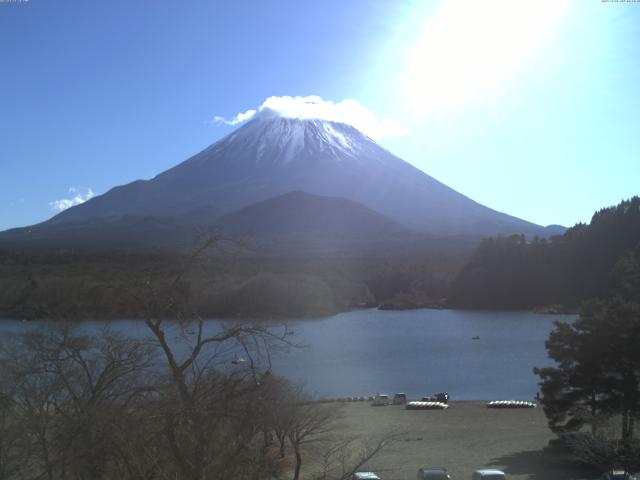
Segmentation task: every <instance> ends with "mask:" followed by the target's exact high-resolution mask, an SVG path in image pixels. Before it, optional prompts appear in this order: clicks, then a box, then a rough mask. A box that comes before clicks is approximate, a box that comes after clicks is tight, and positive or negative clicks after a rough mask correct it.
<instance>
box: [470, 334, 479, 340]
mask: <svg viewBox="0 0 640 480" xmlns="http://www.w3.org/2000/svg"><path fill="white" fill-rule="evenodd" d="M471 340H480V335H475V336H473V337H471Z"/></svg>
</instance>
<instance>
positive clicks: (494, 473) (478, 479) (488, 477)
mask: <svg viewBox="0 0 640 480" xmlns="http://www.w3.org/2000/svg"><path fill="white" fill-rule="evenodd" d="M471 478H472V479H473V480H506V478H507V477H506V476H505V474H504V472H503V471H502V470H495V469H493V468H483V469H481V470H476V471H475V472H473V477H471Z"/></svg>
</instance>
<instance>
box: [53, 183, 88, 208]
mask: <svg viewBox="0 0 640 480" xmlns="http://www.w3.org/2000/svg"><path fill="white" fill-rule="evenodd" d="M69 193H70V194H71V195H72V196H71V197H70V198H62V199H60V200H54V201H53V202H49V206H50V207H51V208H52V209H53V210H55V211H57V212H62V211H63V210H66V209H67V208H71V207H75V206H76V205H80V204H81V203H84V202H86V201H87V200H89V199H91V198H93V197H95V196H96V194H95V193H94V192H93V190H91V189H90V188H88V189H87V191H86V192H85V193H84V194H83V193H82V192H81V191H80V189H78V188H76V187H71V188H69Z"/></svg>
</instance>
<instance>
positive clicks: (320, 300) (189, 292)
mask: <svg viewBox="0 0 640 480" xmlns="http://www.w3.org/2000/svg"><path fill="white" fill-rule="evenodd" d="M187 263H189V258H188V256H180V255H159V254H158V255H142V254H124V253H109V254H107V253H101V254H97V253H95V254H89V253H77V254H72V253H44V252H41V253H37V254H36V253H30V254H18V253H8V252H5V253H2V252H0V317H4V318H27V319H36V318H47V317H48V318H52V317H56V318H72V319H83V318H141V317H144V316H145V315H146V312H147V305H146V304H145V301H144V299H145V298H147V297H148V295H149V289H150V285H153V288H154V290H155V293H156V294H157V295H160V296H162V295H165V293H164V292H165V291H166V290H167V289H169V288H173V290H174V292H173V295H179V296H180V299H181V301H182V302H184V304H185V305H186V306H187V307H188V309H189V310H190V311H192V312H195V313H197V314H199V315H201V316H204V317H227V318H230V317H232V318H236V317H245V318H246V317H253V318H265V317H271V318H272V317H298V316H318V315H326V314H332V313H336V312H340V311H345V310H351V309H354V308H362V307H375V306H378V305H381V304H387V303H390V304H393V305H395V304H399V305H400V308H406V307H407V306H408V307H411V306H413V305H427V304H429V302H432V301H433V300H437V299H440V298H442V297H444V296H446V292H447V288H448V286H449V285H450V283H451V281H452V280H453V278H455V275H456V273H457V272H458V270H459V269H460V267H461V266H462V265H463V263H464V257H462V256H452V257H447V256H442V257H439V256H415V257H401V258H398V257H392V256H389V257H378V258H310V259H309V258H297V259H296V258H250V257H246V256H236V255H232V254H227V255H216V256H203V257H200V258H198V259H196V260H195V262H194V263H193V264H192V265H191V266H190V267H189V269H188V272H186V273H185V274H184V275H182V276H181V277H180V281H179V283H178V284H177V285H172V279H174V278H175V277H176V275H177V272H179V271H181V270H182V269H183V268H184V266H185V264H187Z"/></svg>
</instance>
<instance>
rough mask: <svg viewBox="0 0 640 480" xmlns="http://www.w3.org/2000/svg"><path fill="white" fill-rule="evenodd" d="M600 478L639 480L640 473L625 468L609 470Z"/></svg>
mask: <svg viewBox="0 0 640 480" xmlns="http://www.w3.org/2000/svg"><path fill="white" fill-rule="evenodd" d="M600 478H601V479H602V480H640V474H638V473H629V472H627V471H626V470H610V471H608V472H606V473H604V474H602V477H600Z"/></svg>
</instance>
